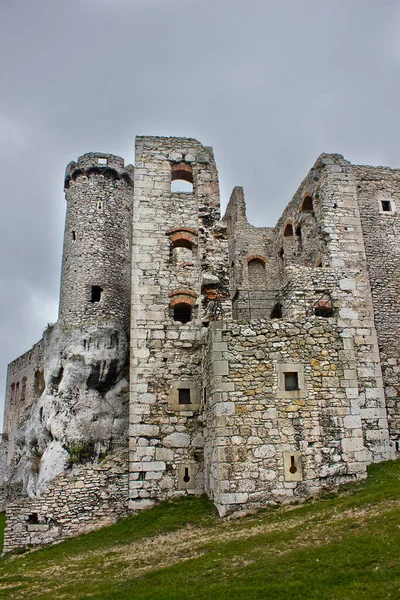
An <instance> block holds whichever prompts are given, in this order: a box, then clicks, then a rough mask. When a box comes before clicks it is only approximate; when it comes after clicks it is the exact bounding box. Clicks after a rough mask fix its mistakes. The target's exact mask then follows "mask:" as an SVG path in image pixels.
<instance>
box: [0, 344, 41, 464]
mask: <svg viewBox="0 0 400 600" xmlns="http://www.w3.org/2000/svg"><path fill="white" fill-rule="evenodd" d="M43 347H44V343H43V339H42V340H40V342H38V343H37V344H35V345H34V346H33V347H32V348H31V349H30V350H28V352H25V354H22V356H20V357H19V358H17V359H16V360H14V361H13V362H12V363H10V364H9V365H8V369H7V383H6V402H5V409H4V425H3V432H4V433H3V438H6V439H3V442H6V441H7V442H8V444H7V445H8V452H7V453H8V458H7V459H8V461H10V462H15V461H17V460H18V457H19V455H20V453H21V452H22V451H23V448H22V445H23V439H21V438H20V436H19V430H20V428H21V426H22V425H24V423H25V422H26V420H27V419H28V417H29V414H30V410H31V408H32V405H33V403H34V402H35V401H36V400H37V399H38V398H39V397H40V395H41V393H42V392H43V390H44V375H43V370H44V362H43Z"/></svg>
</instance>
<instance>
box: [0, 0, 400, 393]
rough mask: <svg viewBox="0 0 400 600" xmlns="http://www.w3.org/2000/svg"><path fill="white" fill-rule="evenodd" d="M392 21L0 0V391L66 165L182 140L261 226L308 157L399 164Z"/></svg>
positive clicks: (28, 330)
mask: <svg viewBox="0 0 400 600" xmlns="http://www.w3.org/2000/svg"><path fill="white" fill-rule="evenodd" d="M399 27H400V10H399V8H398V6H397V3H396V2H394V1H389V0H383V1H382V2H380V3H377V2H375V1H372V0H353V1H352V2H348V0H346V1H345V0H338V1H337V2H335V3H332V2H331V3H324V2H319V1H318V2H317V0H307V1H299V0H287V1H286V2H277V1H265V0H248V2H246V3H243V2H242V1H239V0H191V1H190V2H189V1H188V0H151V1H150V0H146V1H145V0H143V1H142V0H140V1H137V2H133V1H132V2H128V0H126V2H125V1H124V0H117V1H114V2H109V1H108V2H105V0H104V1H103V0H71V1H70V2H68V3H61V2H54V0H40V1H39V2H31V1H30V0H20V1H19V2H7V1H5V2H2V3H1V5H0V85H1V97H0V98H1V99H0V169H1V177H2V187H1V193H0V203H1V205H0V208H1V214H2V219H1V220H0V244H1V248H0V285H1V290H0V301H1V312H0V332H1V340H2V343H1V349H0V365H1V366H0V390H2V389H3V386H4V376H5V367H6V363H7V361H9V360H11V359H12V358H14V357H15V356H17V355H18V354H20V353H21V352H23V351H25V350H27V349H28V348H29V347H30V346H31V345H32V344H33V343H34V342H35V341H37V339H38V338H39V337H40V335H41V332H42V330H43V328H44V327H45V326H46V323H47V321H50V320H52V319H54V312H55V305H56V303H57V298H58V287H59V274H60V261H61V244H62V232H63V219H64V211H65V202H64V200H63V193H62V184H63V173H64V168H65V166H66V164H67V163H68V162H69V161H70V160H73V159H76V158H77V156H78V155H80V154H82V153H84V152H88V151H93V150H100V151H105V152H113V153H115V154H120V155H122V156H124V157H125V159H126V160H127V161H128V162H133V161H134V156H133V148H134V136H135V135H136V134H149V135H186V136H193V137H196V138H198V139H199V140H200V141H201V142H203V143H204V144H207V145H212V146H213V147H214V151H215V156H216V160H217V165H218V168H219V172H220V180H221V193H222V202H223V204H224V205H226V202H227V200H228V198H229V194H230V191H231V189H232V188H233V186H234V185H243V186H244V188H245V193H246V199H247V203H248V214H249V218H250V220H252V221H253V222H254V223H255V224H257V225H262V224H265V225H273V224H274V222H275V221H276V219H277V218H278V216H279V214H280V213H281V211H282V209H283V207H284V206H285V204H286V203H287V202H288V201H289V200H290V198H291V196H292V195H293V193H294V192H295V190H296V188H297V186H298V185H299V184H300V182H301V180H302V179H303V177H304V176H305V175H306V173H307V171H308V169H309V168H310V167H311V166H312V164H313V163H314V161H315V159H316V157H317V156H318V155H319V154H320V153H321V152H340V153H342V154H344V155H345V157H346V158H348V159H349V160H351V161H352V162H355V163H357V162H359V163H362V162H364V163H378V162H380V163H386V164H388V165H390V166H399V164H400V156H399V150H398V139H399V134H400V131H399V129H400V121H399V119H398V105H399V93H400V77H399V60H400V44H399V41H398V40H399V39H400V38H399V35H398V32H399ZM38 305H39V308H38ZM39 321H40V322H39Z"/></svg>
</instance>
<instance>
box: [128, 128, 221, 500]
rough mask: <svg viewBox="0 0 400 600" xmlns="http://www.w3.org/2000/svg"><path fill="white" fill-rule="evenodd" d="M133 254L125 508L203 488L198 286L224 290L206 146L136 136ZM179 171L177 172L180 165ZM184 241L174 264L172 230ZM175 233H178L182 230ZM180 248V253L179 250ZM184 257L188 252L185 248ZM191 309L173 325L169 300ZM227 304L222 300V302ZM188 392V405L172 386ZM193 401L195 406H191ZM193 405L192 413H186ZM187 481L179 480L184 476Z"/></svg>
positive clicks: (214, 183)
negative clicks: (181, 184)
mask: <svg viewBox="0 0 400 600" xmlns="http://www.w3.org/2000/svg"><path fill="white" fill-rule="evenodd" d="M135 165H136V166H135V200H134V219H133V247H132V327H131V409H130V449H131V456H130V462H131V476H130V506H131V508H132V509H136V508H142V507H146V506H148V505H149V504H151V503H152V502H154V500H156V499H157V500H160V499H163V498H166V497H170V496H173V495H180V494H183V493H186V492H187V493H199V492H201V491H202V490H203V489H204V484H203V464H202V446H203V436H202V428H203V427H202V422H201V418H200V417H199V409H200V403H201V398H202V366H201V331H202V323H203V322H204V323H205V324H206V323H207V322H208V320H209V318H210V316H209V314H208V312H207V311H208V307H207V302H208V301H207V298H206V295H204V296H202V291H203V288H204V286H205V285H206V284H207V285H209V284H212V283H213V282H216V283H219V284H220V285H221V286H222V287H226V286H227V285H228V281H227V260H226V240H225V239H224V238H225V233H224V230H223V227H222V226H221V223H220V221H219V219H220V213H219V191H218V175H217V171H216V167H215V164H214V159H213V156H212V152H211V150H210V149H207V148H204V147H203V146H202V145H201V144H200V143H199V142H197V141H196V140H192V139H186V138H152V137H139V138H137V145H136V161H135ZM176 165H178V166H179V165H181V167H179V168H180V169H181V170H182V171H184V169H186V171H184V172H188V171H192V174H193V192H192V193H187V192H186V193H174V192H171V177H172V169H173V168H174V167H175V166H176ZM182 165H183V166H182ZM182 228H186V229H185V231H186V233H189V234H191V235H192V240H193V244H192V249H191V252H190V255H188V254H187V252H186V253H185V258H184V260H181V259H180V257H181V254H180V251H181V250H182V249H183V248H179V252H176V250H178V249H175V248H174V244H173V239H174V236H175V233H176V232H177V231H178V232H179V230H181V231H182ZM183 233H184V232H183ZM185 250H186V249H185ZM189 250H190V249H189ZM185 298H186V299H187V300H188V301H190V302H191V303H193V306H192V319H191V320H190V321H189V322H187V323H186V324H183V323H181V322H179V321H175V320H174V318H173V311H174V304H175V301H177V302H178V303H179V302H182V301H183V300H185ZM225 304H227V303H225ZM179 387H181V388H184V389H190V393H191V399H192V401H191V403H190V405H189V404H188V405H185V404H181V405H179V402H178V398H177V396H178V391H177V390H178V388H179ZM193 399H194V402H193ZM192 404H194V405H195V406H192ZM186 469H187V470H188V471H187V477H186V479H187V481H185V480H184V477H185V470H186Z"/></svg>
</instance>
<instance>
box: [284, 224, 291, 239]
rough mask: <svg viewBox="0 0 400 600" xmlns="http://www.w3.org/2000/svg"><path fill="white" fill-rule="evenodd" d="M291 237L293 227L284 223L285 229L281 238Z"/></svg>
mask: <svg viewBox="0 0 400 600" xmlns="http://www.w3.org/2000/svg"><path fill="white" fill-rule="evenodd" d="M292 236H293V225H292V224H291V223H290V221H289V223H286V225H285V229H284V230H283V237H292Z"/></svg>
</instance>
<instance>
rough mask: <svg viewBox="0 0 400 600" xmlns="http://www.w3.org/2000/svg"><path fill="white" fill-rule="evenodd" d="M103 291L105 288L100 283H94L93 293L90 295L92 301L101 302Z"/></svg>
mask: <svg viewBox="0 0 400 600" xmlns="http://www.w3.org/2000/svg"><path fill="white" fill-rule="evenodd" d="M102 291H103V288H102V287H100V286H99V285H92V293H91V296H90V302H100V299H101V292H102Z"/></svg>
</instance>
